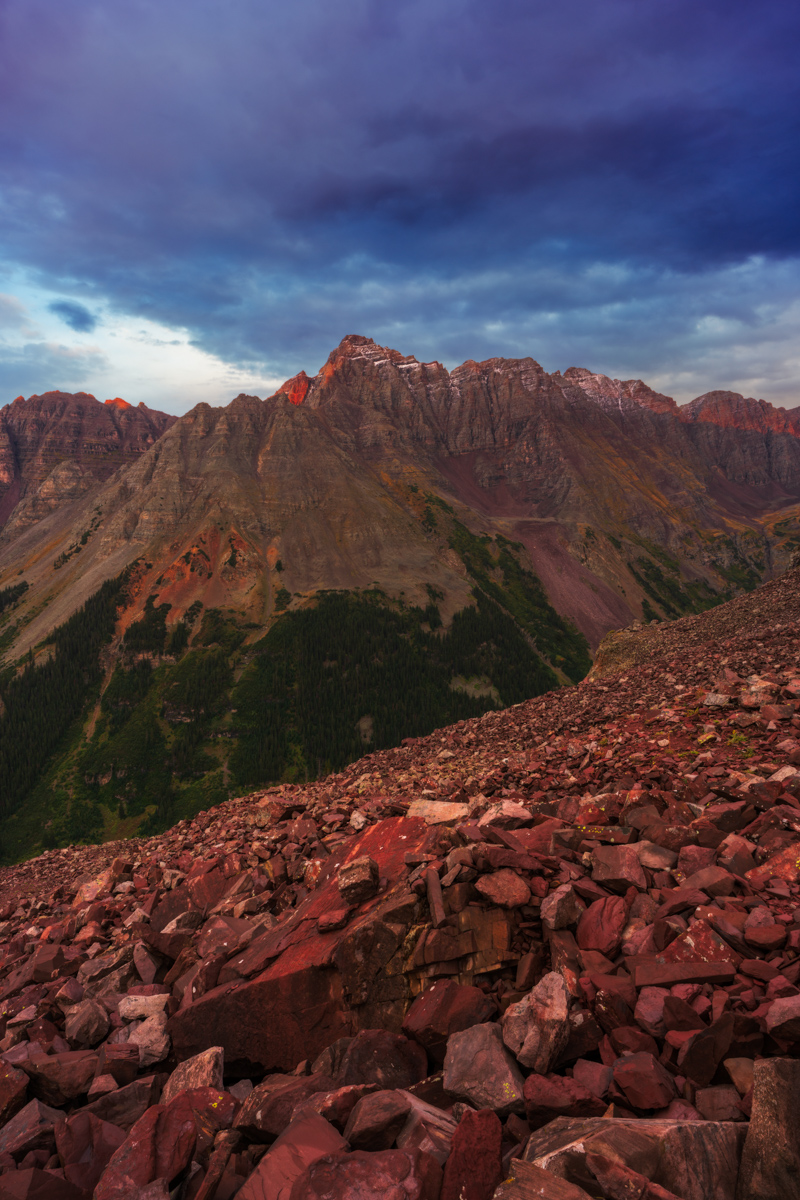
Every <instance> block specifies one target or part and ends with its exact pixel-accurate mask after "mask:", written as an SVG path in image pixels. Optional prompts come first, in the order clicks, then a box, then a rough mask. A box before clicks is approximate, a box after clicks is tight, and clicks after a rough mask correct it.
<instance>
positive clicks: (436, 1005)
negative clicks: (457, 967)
mask: <svg viewBox="0 0 800 1200" xmlns="http://www.w3.org/2000/svg"><path fill="white" fill-rule="evenodd" d="M494 1011H495V1009H494V1004H493V1003H492V1001H491V999H490V998H489V997H488V996H487V995H486V993H485V992H482V991H481V989H480V988H477V987H471V986H468V985H465V984H458V983H456V982H455V981H454V980H452V979H437V980H436V982H435V983H433V984H431V986H430V987H429V988H426V989H425V991H424V992H422V993H421V995H419V996H417V998H416V1000H415V1001H414V1003H413V1004H412V1005H411V1007H410V1008H409V1010H408V1012H407V1013H406V1016H405V1019H404V1021H403V1033H404V1034H405V1035H406V1037H409V1038H412V1039H413V1040H414V1041H415V1042H419V1044H420V1046H423V1047H424V1048H425V1049H426V1050H427V1052H428V1054H430V1056H431V1057H432V1058H433V1059H434V1061H435V1062H443V1061H444V1054H445V1049H446V1046H447V1039H448V1037H449V1036H450V1034H451V1033H459V1032H460V1031H461V1030H463V1029H469V1028H470V1027H471V1026H472V1025H480V1024H482V1023H483V1022H484V1021H488V1020H489V1018H490V1017H491V1016H492V1015H493V1014H494Z"/></svg>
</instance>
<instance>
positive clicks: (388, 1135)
mask: <svg viewBox="0 0 800 1200" xmlns="http://www.w3.org/2000/svg"><path fill="white" fill-rule="evenodd" d="M410 1112H411V1101H410V1099H409V1097H408V1096H407V1095H406V1094H405V1093H404V1092H402V1091H380V1092H372V1093H371V1094H370V1095H367V1096H364V1097H363V1098H362V1099H361V1100H359V1101H358V1103H357V1104H356V1105H355V1107H354V1109H353V1111H352V1112H351V1114H350V1118H349V1120H348V1122H347V1126H346V1128H345V1131H344V1137H345V1141H347V1142H349V1143H350V1145H351V1146H352V1147H353V1149H354V1150H389V1149H390V1148H391V1147H392V1146H393V1145H394V1143H395V1140H396V1138H397V1135H398V1133H399V1132H400V1130H401V1129H402V1128H403V1126H404V1125H405V1123H406V1121H407V1119H408V1114H409V1113H410Z"/></svg>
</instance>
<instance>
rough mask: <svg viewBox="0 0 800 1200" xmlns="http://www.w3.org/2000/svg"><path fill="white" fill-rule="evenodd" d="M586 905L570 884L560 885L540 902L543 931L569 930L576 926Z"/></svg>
mask: <svg viewBox="0 0 800 1200" xmlns="http://www.w3.org/2000/svg"><path fill="white" fill-rule="evenodd" d="M585 909H586V905H585V904H584V902H583V900H581V898H580V896H579V895H578V893H577V892H576V891H575V888H574V887H573V886H572V884H571V883H562V884H561V886H560V887H557V888H556V890H555V891H554V892H550V894H549V896H546V897H545V898H544V900H543V901H542V907H541V909H540V915H541V918H542V924H543V925H544V927H545V929H571V928H572V927H573V926H574V925H577V924H578V921H579V920H580V919H581V916H582V915H583V913H584V911H585Z"/></svg>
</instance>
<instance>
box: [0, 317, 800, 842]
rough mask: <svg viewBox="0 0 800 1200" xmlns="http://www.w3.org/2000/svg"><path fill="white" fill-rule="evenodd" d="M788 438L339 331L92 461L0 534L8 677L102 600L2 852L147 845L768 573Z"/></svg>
mask: <svg viewBox="0 0 800 1200" xmlns="http://www.w3.org/2000/svg"><path fill="white" fill-rule="evenodd" d="M82 403H83V401H82ZM91 403H92V404H96V402H94V401H92V402H91ZM11 407H12V409H13V408H14V406H11ZM97 408H100V409H102V408H103V406H100V405H97ZM3 411H4V412H7V411H8V410H3ZM92 411H94V410H92ZM109 411H110V412H111V414H112V417H113V419H114V420H116V417H115V416H113V414H115V413H116V411H117V410H115V409H113V406H109ZM134 411H135V412H138V410H134ZM126 413H127V410H122V414H123V416H125V414H126ZM144 416H147V414H145V415H144ZM144 416H143V417H142V420H144ZM796 416H797V414H796V412H795V413H784V412H783V410H775V409H773V408H771V406H769V405H765V403H764V402H763V401H755V400H748V399H744V398H742V397H738V396H734V395H732V394H727V393H709V394H708V395H707V396H705V397H700V398H699V399H698V400H697V401H694V402H693V403H692V404H691V405H688V406H686V407H685V408H678V407H677V406H676V405H675V404H674V402H673V401H672V400H671V399H670V398H669V397H665V396H662V395H660V394H658V393H655V392H653V391H652V390H651V389H649V388H648V387H647V386H646V385H645V384H644V383H642V382H641V381H635V380H634V381H619V380H611V379H608V378H606V377H604V376H598V375H593V374H591V373H590V372H589V371H586V370H584V369H582V368H573V369H571V370H569V371H567V372H566V373H565V375H563V376H562V375H559V374H555V375H548V374H547V373H545V372H544V371H543V370H542V368H541V367H540V366H539V365H538V364H537V363H535V362H534V361H533V360H532V359H523V360H516V361H509V360H502V359H495V360H489V361H488V362H484V363H474V362H468V363H465V364H463V365H462V366H461V367H458V368H457V369H456V370H454V371H452V372H448V371H447V370H446V369H445V368H444V367H443V366H441V365H440V364H438V363H419V362H417V360H416V359H414V358H411V357H406V356H403V355H401V354H400V353H398V352H397V351H394V350H388V349H385V348H383V347H380V346H377V345H376V344H375V343H374V342H373V341H371V340H370V339H368V338H363V337H358V336H350V337H347V338H345V339H344V340H343V342H342V343H341V345H340V346H339V347H338V348H337V349H336V350H335V351H334V352H333V353H332V354H331V355H330V357H329V359H328V361H327V363H326V364H325V365H324V367H323V368H322V369H321V370H320V371H319V372H318V374H317V375H316V376H314V377H308V376H306V375H305V374H304V373H301V374H300V375H298V376H295V377H294V378H293V379H291V380H289V381H287V383H286V384H284V385H283V387H282V388H281V389H279V391H278V392H277V393H276V394H275V395H274V396H272V397H270V398H268V399H267V400H265V401H262V400H260V399H258V398H257V397H252V396H239V397H237V398H236V399H235V400H234V401H233V402H232V403H231V404H230V405H228V406H227V407H226V408H211V407H209V406H208V405H205V404H201V405H198V406H197V407H196V408H194V409H193V410H191V412H189V413H187V414H186V415H185V416H184V417H182V418H180V419H179V420H178V421H176V422H174V423H172V424H171V427H169V428H166V429H165V431H164V432H163V433H162V434H161V436H159V437H158V438H157V439H156V440H154V442H153V444H152V445H151V447H150V449H148V450H146V451H145V452H144V453H142V454H140V455H137V456H136V461H133V462H131V463H130V465H128V466H127V467H123V468H121V469H119V470H116V471H114V472H113V474H111V473H110V472H111V471H112V470H113V466H112V465H111V464H112V455H111V453H109V454H107V455H106V457H105V458H104V459H103V465H102V471H101V475H102V472H106V475H107V477H105V478H100V477H98V478H97V479H96V480H95V481H93V482H92V483H91V490H89V491H86V493H85V494H84V495H82V496H81V495H78V496H77V497H76V498H75V499H66V500H65V501H63V502H62V503H61V504H59V505H58V506H56V507H55V508H54V509H53V510H52V511H51V512H49V513H47V514H46V515H44V516H41V517H40V518H39V519H38V520H36V521H32V522H31V523H29V524H27V526H26V527H22V524H20V526H19V527H17V529H16V531H15V532H13V535H10V534H8V533H6V534H5V535H4V537H3V539H0V598H2V596H3V595H4V594H5V595H6V596H8V597H9V604H8V606H7V607H6V609H5V611H4V612H3V613H2V614H0V646H2V648H3V650H4V651H5V655H6V663H8V664H9V665H10V664H12V663H14V662H17V663H20V662H22V661H23V660H24V657H25V655H27V654H28V653H29V652H31V653H32V655H33V660H34V662H35V663H36V664H38V665H41V666H44V664H45V663H46V662H47V660H49V658H50V657H51V656H52V655H53V654H54V653H56V650H54V646H56V648H57V645H58V641H57V640H56V642H55V643H54V642H53V641H52V637H53V631H54V630H55V629H57V628H60V627H62V626H64V623H65V622H67V621H69V620H71V619H72V617H73V614H75V612H76V610H77V609H78V608H79V607H80V606H81V605H82V604H84V603H85V602H87V601H88V600H89V599H90V598H91V597H92V596H94V595H95V594H97V593H98V589H99V588H100V587H101V585H103V584H104V583H108V582H109V581H111V580H118V581H119V584H118V589H119V591H118V595H119V600H120V604H121V607H120V609H119V611H118V619H117V624H116V627H115V631H114V633H113V636H112V637H111V639H110V641H108V643H107V644H106V645H105V647H104V649H103V651H102V664H101V665H102V671H101V675H102V679H101V680H100V681H99V682H98V683H97V684H96V685H92V686H93V687H94V689H95V690H94V691H91V688H90V689H89V691H87V692H86V693H85V695H83V694H82V698H81V701H80V704H81V705H83V708H81V712H82V713H83V716H81V717H80V719H79V718H78V712H77V709H76V714H75V720H76V721H77V722H78V723H77V724H76V725H75V726H74V728H72V732H71V733H69V734H67V733H65V735H64V736H65V738H66V741H65V742H64V743H63V745H62V749H61V750H60V751H59V754H58V755H57V756H56V758H55V759H54V760H53V761H52V762H51V763H50V764H49V765H47V768H46V770H44V771H43V773H42V775H41V778H40V780H39V782H38V783H37V784H36V786H35V788H33V790H32V791H31V792H30V794H29V795H28V797H27V800H26V803H25V806H24V807H25V810H26V813H27V818H26V819H27V821H28V824H27V826H26V830H25V831H24V832H23V833H20V834H19V836H16V835H15V838H14V839H13V842H14V845H15V846H16V847H17V850H16V851H15V853H19V852H22V851H23V849H24V848H25V847H29V846H30V844H31V838H33V837H41V836H42V825H43V823H44V824H46V822H47V820H48V819H52V821H53V822H54V824H53V826H52V828H51V830H50V832H49V833H48V834H47V836H48V837H52V838H55V839H56V840H57V841H58V840H64V839H68V840H73V841H74V840H77V839H78V838H79V837H82V836H92V837H97V836H99V835H100V834H101V833H105V835H106V836H111V835H112V834H113V833H114V832H115V831H117V830H118V829H119V828H125V829H128V830H129V831H130V830H132V829H135V828H137V827H138V826H139V824H141V822H142V821H145V822H150V827H156V826H157V825H159V824H161V825H163V824H164V823H165V822H167V821H169V820H170V819H173V818H174V817H175V815H176V814H177V813H179V812H184V811H185V812H186V813H187V814H189V813H190V812H192V811H196V809H197V808H198V807H207V806H208V804H210V803H214V802H216V801H217V800H218V799H219V798H220V797H222V796H224V795H226V794H229V793H230V791H231V790H232V789H233V790H235V789H236V788H237V787H238V788H239V789H240V790H241V789H242V788H243V787H245V786H252V785H254V784H255V783H257V782H259V781H268V780H269V779H274V778H280V777H281V776H286V777H287V778H303V777H306V776H309V777H310V776H315V775H317V774H320V773H324V772H325V771H326V770H328V769H330V768H331V767H336V766H337V765H341V764H342V763H343V762H344V761H346V760H347V759H349V758H352V757H354V756H357V754H358V753H359V752H360V749H361V747H362V746H363V745H372V746H374V747H380V746H387V745H390V744H392V743H393V742H396V741H397V740H398V739H399V738H401V737H402V736H408V735H410V734H417V733H420V732H424V729H426V728H433V727H435V725H437V724H443V723H446V722H447V721H448V720H455V719H457V718H458V717H459V716H466V715H470V714H471V713H472V712H476V711H481V710H482V709H485V708H486V707H492V706H497V705H503V704H505V705H507V704H509V703H514V702H515V701H517V700H521V699H523V698H525V697H526V696H529V695H533V694H536V693H538V692H541V691H542V690H545V689H546V688H548V687H551V686H553V683H554V682H555V681H556V680H559V681H560V682H562V683H563V682H567V681H569V680H571V681H576V680H578V679H580V678H581V677H582V676H583V675H584V674H585V673H586V671H587V670H588V669H589V666H590V657H589V654H588V645H587V640H588V643H589V645H592V646H596V645H597V644H598V643H599V641H600V640H601V638H602V637H603V635H604V634H605V633H607V631H608V630H609V629H615V628H620V627H622V626H628V625H630V624H631V622H632V621H633V620H634V619H636V618H639V617H643V618H644V619H645V620H648V621H649V620H651V619H653V618H654V617H659V618H660V617H667V618H675V617H679V616H681V615H683V614H686V613H696V612H700V611H702V610H703V609H706V608H708V607H711V606H713V605H715V604H719V603H720V602H721V601H723V600H724V599H725V598H726V597H729V596H731V595H734V594H735V593H736V592H738V591H741V590H743V589H747V588H752V587H753V586H755V585H756V584H757V583H758V582H759V581H760V580H762V579H764V578H769V577H770V576H771V575H774V574H779V573H780V572H781V571H782V570H785V569H786V568H787V567H788V566H789V565H790V564H791V562H792V561H793V558H794V556H795V555H796V553H797V550H798V549H800V537H798V531H799V530H800V525H798V508H799V507H800V506H799V504H798V501H800V438H798V435H797V432H796V430H797V420H796ZM112 417H109V420H111V419H112ZM126 419H127V418H126ZM148 419H149V418H148ZM147 436H150V435H147ZM152 436H155V434H154V433H153V434H152ZM131 444H132V443H131ZM137 444H138V443H137ZM131 453H132V452H131ZM42 469H43V468H42ZM41 488H42V485H41V484H40V485H39V491H40V492H41ZM7 529H8V527H7ZM20 581H22V583H25V584H27V585H28V587H27V590H25V591H24V593H19V594H18V593H17V592H14V593H13V603H12V601H11V599H10V598H11V596H12V593H11V592H9V591H8V589H12V588H19V587H20ZM115 586H116V585H115ZM332 593H335V594H339V598H338V599H337V598H336V595H332ZM342 593H344V594H345V595H344V597H342V595H341V594H342ZM115 594H116V593H115ZM59 636H60V635H59ZM510 662H511V663H513V664H515V667H516V668H517V669H516V673H515V672H514V671H512V670H511V669H510V667H509V663H510ZM11 680H12V676H11V674H7V677H6V682H5V683H2V682H0V696H1V695H2V694H4V693H3V688H5V690H6V692H7V691H8V688H9V687H10V686H11ZM412 680H413V681H417V683H418V684H419V686H418V687H417V689H416V690H414V688H413V687H410V685H409V681H412ZM15 686H16V685H15ZM87 687H88V685H87ZM90 693H91V694H90ZM315 697H316V698H317V700H316V701H315ZM31 703H32V702H31ZM315 703H316V704H317V708H316V709H315ZM78 707H80V705H79V706H78ZM320 730H322V731H323V732H322V733H320ZM121 781H124V782H121ZM76 814H77V815H76ZM78 818H79V819H78ZM15 819H16V818H15Z"/></svg>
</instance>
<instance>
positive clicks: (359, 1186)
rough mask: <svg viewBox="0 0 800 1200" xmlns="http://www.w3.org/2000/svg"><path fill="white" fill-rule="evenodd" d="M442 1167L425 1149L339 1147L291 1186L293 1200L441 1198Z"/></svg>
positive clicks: (421, 1199) (409, 1199)
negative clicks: (347, 1149)
mask: <svg viewBox="0 0 800 1200" xmlns="http://www.w3.org/2000/svg"><path fill="white" fill-rule="evenodd" d="M441 1186H442V1170H441V1167H440V1166H439V1164H438V1163H437V1162H436V1160H435V1159H434V1158H432V1157H431V1156H430V1155H429V1154H425V1152H424V1151H419V1150H417V1151H409V1150H383V1151H380V1152H379V1153H377V1154H367V1153H365V1152H364V1151H363V1150H356V1151H354V1152H353V1153H350V1154H348V1153H346V1152H342V1151H340V1152H339V1153H337V1154H332V1155H328V1156H327V1157H325V1158H322V1159H319V1161H317V1162H316V1163H314V1164H313V1166H310V1167H309V1168H308V1169H307V1170H306V1171H305V1173H304V1174H303V1175H301V1176H300V1178H299V1179H298V1180H297V1181H296V1182H295V1184H294V1186H293V1187H292V1192H291V1200H356V1197H358V1200H385V1198H386V1197H388V1196H395V1195H396V1196H397V1197H398V1200H399V1198H400V1197H402V1200H439V1195H440V1191H441Z"/></svg>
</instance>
